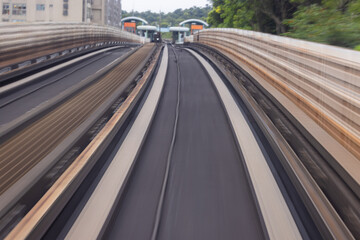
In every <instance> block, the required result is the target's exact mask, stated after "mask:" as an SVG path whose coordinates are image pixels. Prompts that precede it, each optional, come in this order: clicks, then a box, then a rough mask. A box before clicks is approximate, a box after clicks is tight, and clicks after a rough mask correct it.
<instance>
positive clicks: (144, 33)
mask: <svg viewBox="0 0 360 240" xmlns="http://www.w3.org/2000/svg"><path fill="white" fill-rule="evenodd" d="M157 31H158V29H157V27H155V26H150V25H143V26H138V27H137V32H138V34H139V35H140V36H141V37H145V38H150V41H153V40H154V33H155V32H157Z"/></svg>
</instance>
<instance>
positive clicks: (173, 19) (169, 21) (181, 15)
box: [122, 5, 211, 27]
mask: <svg viewBox="0 0 360 240" xmlns="http://www.w3.org/2000/svg"><path fill="white" fill-rule="evenodd" d="M210 11H211V6H209V5H206V7H203V8H202V7H192V8H188V9H176V10H175V11H174V12H169V13H161V18H160V13H154V12H151V11H146V12H126V11H123V13H122V16H123V17H128V16H136V17H140V18H143V19H145V20H146V21H148V22H149V24H150V25H154V26H158V25H160V19H161V27H171V26H178V24H179V23H180V22H182V21H184V20H186V19H190V18H197V19H201V20H204V21H206V18H207V16H208V13H209V12H210Z"/></svg>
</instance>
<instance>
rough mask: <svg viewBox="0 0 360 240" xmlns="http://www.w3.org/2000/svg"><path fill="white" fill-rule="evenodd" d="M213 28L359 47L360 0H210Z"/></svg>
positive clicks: (210, 19) (209, 21) (210, 20)
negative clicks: (258, 32) (239, 29)
mask: <svg viewBox="0 0 360 240" xmlns="http://www.w3.org/2000/svg"><path fill="white" fill-rule="evenodd" d="M211 2H212V3H213V9H212V10H211V11H210V13H209V15H208V19H207V21H208V23H210V24H211V25H212V27H234V28H242V29H251V30H255V31H261V32H267V33H275V34H281V35H286V36H289V37H294V38H301V39H306V40H310V41H316V42H321V43H328V44H333V45H338V46H343V47H351V48H356V49H358V48H360V0H211Z"/></svg>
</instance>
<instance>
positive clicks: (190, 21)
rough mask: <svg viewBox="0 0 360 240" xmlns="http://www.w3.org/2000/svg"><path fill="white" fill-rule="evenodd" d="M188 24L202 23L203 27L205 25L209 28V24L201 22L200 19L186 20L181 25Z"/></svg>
mask: <svg viewBox="0 0 360 240" xmlns="http://www.w3.org/2000/svg"><path fill="white" fill-rule="evenodd" d="M187 23H190V24H191V23H200V24H201V25H204V26H206V27H208V26H209V24H208V23H207V22H204V21H203V20H200V19H188V20H185V21H182V22H181V23H179V25H180V26H183V25H185V24H187Z"/></svg>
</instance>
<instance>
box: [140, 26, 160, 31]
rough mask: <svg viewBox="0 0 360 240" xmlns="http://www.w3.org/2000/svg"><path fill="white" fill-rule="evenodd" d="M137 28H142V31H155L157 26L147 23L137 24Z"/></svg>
mask: <svg viewBox="0 0 360 240" xmlns="http://www.w3.org/2000/svg"><path fill="white" fill-rule="evenodd" d="M137 29H138V30H143V31H157V27H155V26H149V25H147V26H144V25H143V26H138V27H137Z"/></svg>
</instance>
